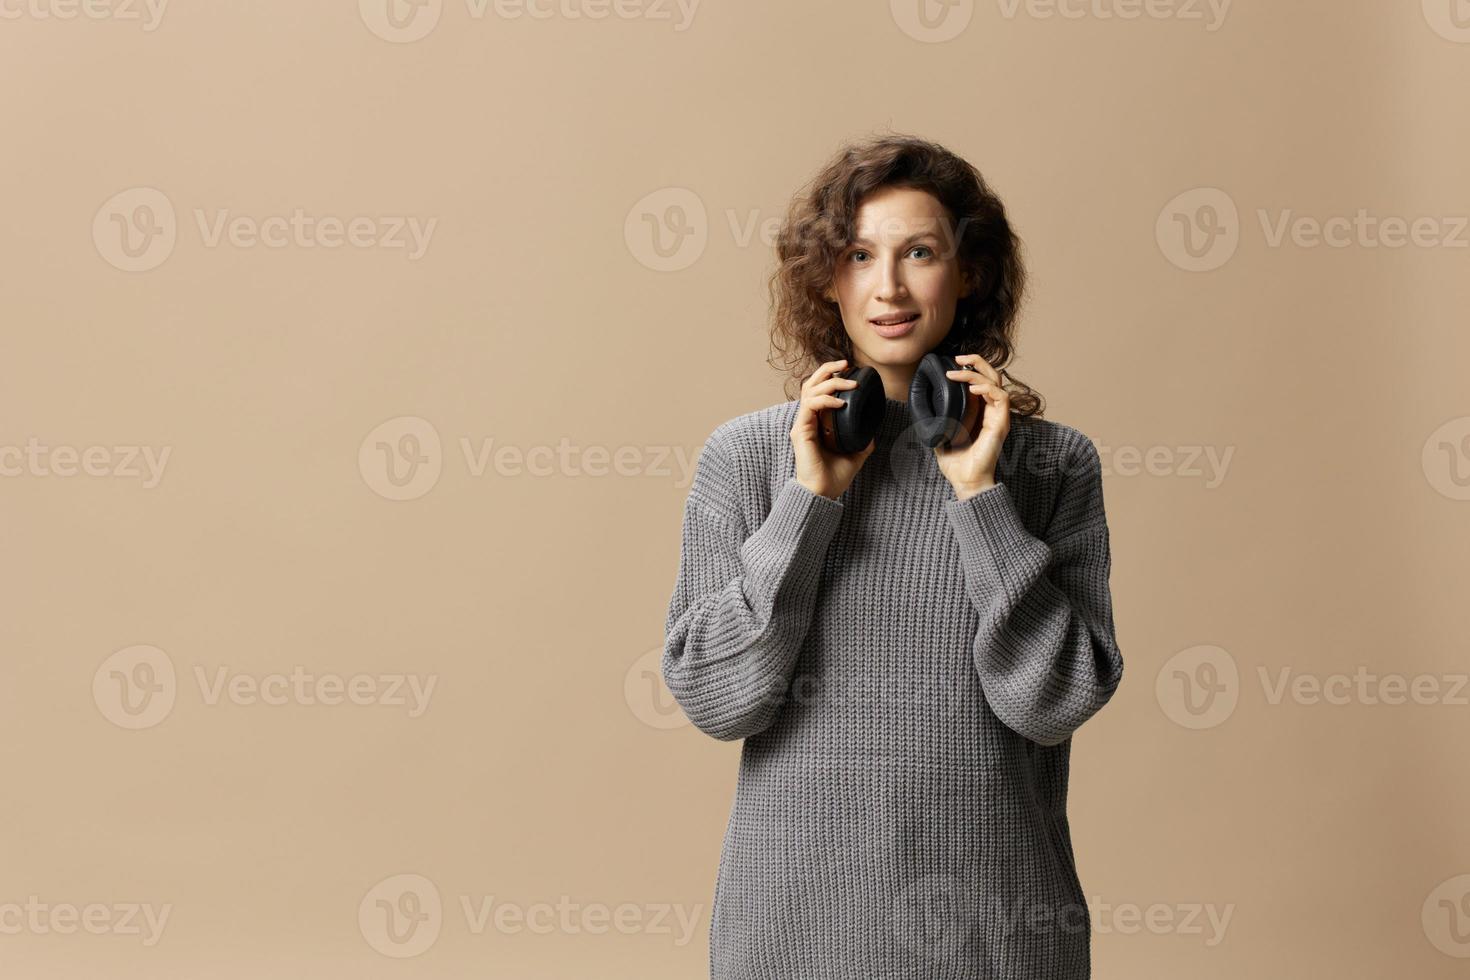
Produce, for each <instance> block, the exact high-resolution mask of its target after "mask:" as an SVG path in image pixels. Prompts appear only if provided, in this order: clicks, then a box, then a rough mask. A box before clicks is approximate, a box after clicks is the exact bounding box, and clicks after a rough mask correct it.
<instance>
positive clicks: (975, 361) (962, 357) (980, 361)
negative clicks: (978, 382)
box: [955, 354, 1000, 384]
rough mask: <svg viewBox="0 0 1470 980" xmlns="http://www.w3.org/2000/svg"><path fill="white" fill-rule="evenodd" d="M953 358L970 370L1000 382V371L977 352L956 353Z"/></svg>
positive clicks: (997, 382)
mask: <svg viewBox="0 0 1470 980" xmlns="http://www.w3.org/2000/svg"><path fill="white" fill-rule="evenodd" d="M955 360H956V361H958V362H959V363H960V364H962V365H967V366H968V367H969V369H970V370H972V371H975V372H978V373H979V374H982V375H984V376H985V377H987V378H989V379H990V380H991V381H994V382H995V383H996V384H1000V372H999V371H997V370H996V369H995V368H994V367H992V366H991V364H990V362H989V361H987V360H986V359H985V358H983V357H981V356H980V355H979V354H957V355H955Z"/></svg>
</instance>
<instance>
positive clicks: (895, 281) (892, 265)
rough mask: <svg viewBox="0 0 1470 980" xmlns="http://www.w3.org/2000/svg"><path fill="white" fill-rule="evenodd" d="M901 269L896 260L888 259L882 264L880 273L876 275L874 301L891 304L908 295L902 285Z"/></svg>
mask: <svg viewBox="0 0 1470 980" xmlns="http://www.w3.org/2000/svg"><path fill="white" fill-rule="evenodd" d="M902 268H903V267H902V265H900V264H899V262H898V261H897V260H896V259H889V260H888V261H887V262H884V263H883V268H882V271H881V272H879V274H878V295H877V296H876V297H875V298H876V299H878V300H879V301H881V302H884V303H893V302H897V301H898V300H901V299H903V298H904V297H905V296H907V295H908V287H906V286H905V285H904V284H903V276H902V274H901V270H902Z"/></svg>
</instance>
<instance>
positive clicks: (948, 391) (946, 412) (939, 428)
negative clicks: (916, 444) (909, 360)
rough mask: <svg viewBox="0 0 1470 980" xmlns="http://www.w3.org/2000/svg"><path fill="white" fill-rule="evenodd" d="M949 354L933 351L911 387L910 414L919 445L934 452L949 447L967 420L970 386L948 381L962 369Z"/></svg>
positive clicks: (922, 363) (923, 362)
mask: <svg viewBox="0 0 1470 980" xmlns="http://www.w3.org/2000/svg"><path fill="white" fill-rule="evenodd" d="M959 366H960V365H959V362H958V361H956V360H955V359H954V358H953V357H951V356H949V355H948V354H937V353H934V352H933V351H931V352H929V353H928V354H925V355H924V358H923V360H921V361H919V366H918V368H917V369H916V370H915V371H914V380H913V382H912V383H911V384H910V385H909V410H910V411H911V412H913V415H914V419H915V420H916V421H915V426H914V428H915V431H916V432H917V434H918V437H919V441H920V442H922V443H923V444H924V445H926V446H928V447H929V448H930V449H933V448H935V447H936V446H941V445H943V446H948V445H949V442H950V440H951V439H953V438H954V437H955V436H956V435H957V434H958V433H959V431H960V427H961V425H962V423H963V422H964V419H965V406H966V404H967V399H968V397H969V390H970V389H969V385H967V384H965V383H964V382H963V381H956V380H955V379H954V378H950V377H947V376H946V375H945V372H946V371H954V370H957V369H958V368H959Z"/></svg>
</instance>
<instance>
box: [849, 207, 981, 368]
mask: <svg viewBox="0 0 1470 980" xmlns="http://www.w3.org/2000/svg"><path fill="white" fill-rule="evenodd" d="M955 237H956V234H955V229H954V228H953V227H952V221H951V218H950V216H949V212H948V211H947V210H946V208H945V207H944V205H942V204H940V203H939V200H938V199H937V198H935V197H934V196H933V195H932V194H930V193H929V192H928V191H923V190H918V189H916V188H912V187H884V188H880V189H879V190H877V191H874V192H873V193H872V194H870V195H869V196H868V197H867V198H866V199H865V200H864V201H863V203H862V205H861V206H860V207H859V208H858V213H857V221H856V234H855V235H854V240H853V241H852V242H850V243H849V244H848V246H847V247H846V248H845V249H844V250H843V251H842V252H841V254H840V255H839V256H838V259H837V267H836V270H835V271H834V272H833V276H832V279H833V282H832V285H831V286H829V287H828V289H827V292H826V293H825V294H824V295H825V296H826V298H827V299H828V300H829V301H830V302H835V303H836V304H837V305H838V308H839V309H840V310H841V311H842V325H843V328H844V329H845V330H846V331H847V335H848V337H850V338H851V339H852V347H853V355H854V356H853V358H852V359H853V360H854V361H855V362H856V363H857V364H866V365H871V366H873V367H894V368H912V367H913V366H914V365H916V364H918V362H919V361H920V359H922V358H923V356H924V355H925V354H927V353H928V352H929V351H931V350H933V349H934V348H935V347H937V346H938V345H939V342H940V341H942V340H943V339H944V338H945V336H946V335H947V334H948V333H949V328H950V325H951V324H952V323H953V322H954V313H955V303H956V302H957V301H958V300H959V299H960V298H961V297H962V296H968V295H969V293H970V291H971V289H972V288H973V287H972V286H971V284H969V283H968V282H965V281H963V279H962V276H961V275H960V267H959V260H958V259H957V258H956V257H955V255H954V252H955V246H954V239H955ZM903 317H908V318H909V319H910V322H907V323H899V324H897V325H889V321H893V320H897V319H900V318H903Z"/></svg>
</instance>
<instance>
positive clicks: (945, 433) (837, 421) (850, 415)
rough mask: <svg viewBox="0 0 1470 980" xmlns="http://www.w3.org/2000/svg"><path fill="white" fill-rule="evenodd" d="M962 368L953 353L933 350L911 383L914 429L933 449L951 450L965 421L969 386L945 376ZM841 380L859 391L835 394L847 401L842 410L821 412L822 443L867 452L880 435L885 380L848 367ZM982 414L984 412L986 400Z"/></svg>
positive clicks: (845, 450) (865, 369)
mask: <svg viewBox="0 0 1470 980" xmlns="http://www.w3.org/2000/svg"><path fill="white" fill-rule="evenodd" d="M960 366H961V365H960V363H959V362H958V361H956V360H955V359H954V358H953V357H951V356H950V355H948V354H940V353H938V352H937V351H930V352H929V353H928V354H925V355H924V358H923V360H921V361H919V366H918V369H917V370H915V371H914V380H913V383H912V384H910V385H909V410H910V411H912V412H913V414H914V418H915V419H916V420H917V423H916V424H915V426H914V429H915V431H916V433H917V434H918V438H919V441H920V442H922V443H923V444H924V445H926V446H928V447H929V448H930V449H933V448H934V447H936V446H940V445H944V446H948V445H949V441H950V440H951V439H952V438H953V437H954V436H956V435H958V434H959V431H960V425H961V424H962V423H963V422H964V419H965V405H966V402H967V400H968V398H969V393H970V386H969V385H968V384H967V383H966V382H964V381H956V380H955V379H954V378H950V377H947V376H946V375H945V372H946V371H954V370H958V369H959V368H960ZM838 377H841V378H852V379H853V380H854V381H856V382H857V387H856V388H839V389H838V390H836V391H834V392H832V394H834V395H836V396H837V397H838V398H840V399H841V400H842V401H843V405H842V407H841V408H832V409H823V410H821V411H820V412H818V419H819V422H820V429H821V433H822V445H824V446H826V447H827V449H829V450H831V451H832V452H836V453H844V454H846V453H855V452H858V451H860V450H862V449H866V448H867V445H868V443H870V442H872V441H873V439H874V437H876V436H877V435H878V427H879V426H880V425H881V424H882V422H883V407H884V402H885V401H886V399H887V395H886V394H885V393H884V389H883V379H882V378H881V377H880V376H879V374H878V372H877V371H876V370H875V369H873V368H871V367H868V366H866V365H864V366H862V367H855V368H848V369H847V370H846V371H843V372H841V373H840V374H839V375H838ZM980 411H981V412H982V413H983V412H984V411H985V402H984V400H983V399H982V400H981V402H980Z"/></svg>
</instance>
